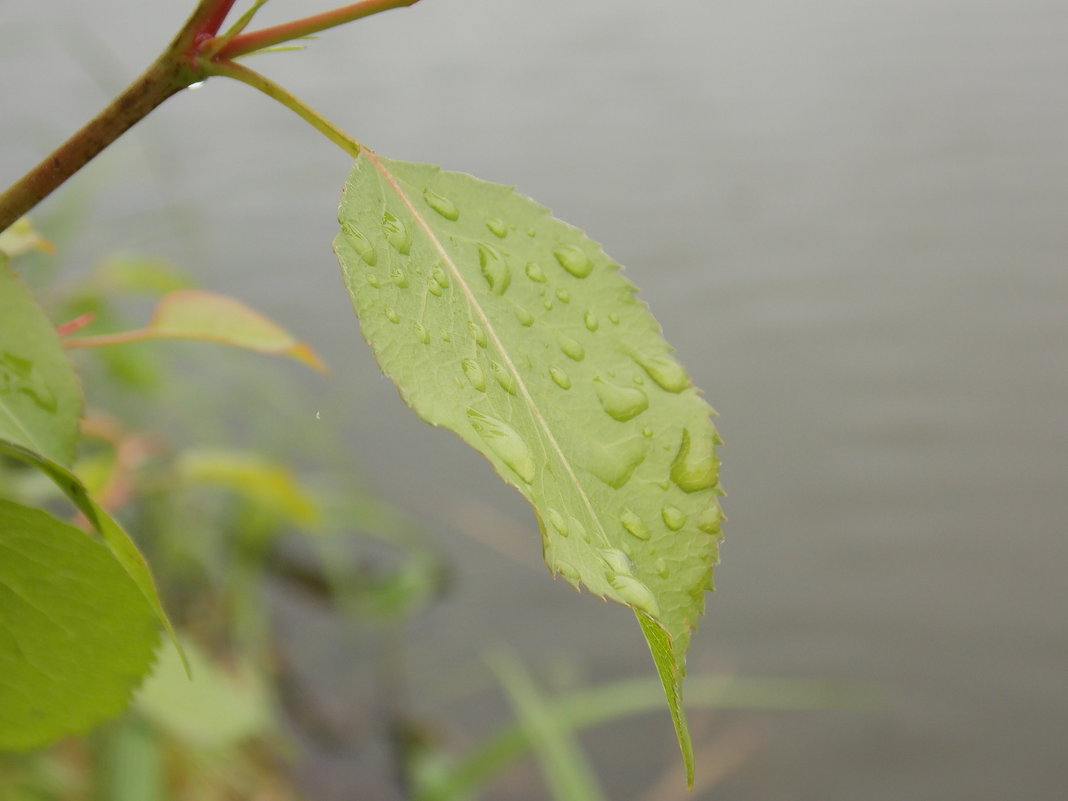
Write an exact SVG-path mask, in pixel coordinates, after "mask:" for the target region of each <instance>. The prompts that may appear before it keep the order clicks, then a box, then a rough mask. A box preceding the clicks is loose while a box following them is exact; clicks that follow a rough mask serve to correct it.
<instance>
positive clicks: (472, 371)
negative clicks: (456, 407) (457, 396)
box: [460, 359, 486, 392]
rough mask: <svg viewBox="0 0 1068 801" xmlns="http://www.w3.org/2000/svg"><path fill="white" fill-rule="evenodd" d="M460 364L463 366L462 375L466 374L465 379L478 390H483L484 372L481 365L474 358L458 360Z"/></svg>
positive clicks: (484, 383)
mask: <svg viewBox="0 0 1068 801" xmlns="http://www.w3.org/2000/svg"><path fill="white" fill-rule="evenodd" d="M460 366H461V367H463V370H464V375H466V376H467V380H468V381H470V382H471V386H473V387H474V388H475V389H477V390H478V391H479V392H485V391H486V374H485V373H484V372H483V371H482V367H481V365H479V363H478V362H477V361H475V360H474V359H464V360H463V361H461V362H460Z"/></svg>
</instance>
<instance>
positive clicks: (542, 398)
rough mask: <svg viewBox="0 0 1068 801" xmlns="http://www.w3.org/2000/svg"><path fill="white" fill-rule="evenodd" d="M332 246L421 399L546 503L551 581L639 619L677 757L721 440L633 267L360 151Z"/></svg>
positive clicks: (463, 179)
mask: <svg viewBox="0 0 1068 801" xmlns="http://www.w3.org/2000/svg"><path fill="white" fill-rule="evenodd" d="M339 220H340V223H341V232H340V233H339V235H338V236H337V238H336V239H335V242H334V248H335V250H336V252H337V254H338V258H339V260H340V263H341V269H342V274H343V276H344V279H345V282H346V284H347V286H348V288H349V292H350V293H351V295H352V298H353V305H354V307H355V309H356V312H357V315H358V316H359V318H360V324H361V329H362V331H363V334H364V337H365V338H366V339H367V341H368V342H369V343H370V345H371V347H372V349H373V350H374V352H375V356H376V358H377V359H378V362H379V364H380V365H381V367H382V369H383V370H384V371H385V372H386V374H387V375H389V376H390V377H391V378H393V380H394V381H395V382H396V383H397V385H398V387H399V389H400V392H401V395H402V396H403V398H404V399H405V401H406V402H407V403H408V404H409V405H410V406H411V407H412V408H413V409H414V410H415V411H416V412H417V413H418V414H419V415H420V416H421V417H422V418H423V419H424V420H426V421H427V422H430V423H432V424H434V425H440V426H445V427H446V428H449V429H451V430H453V431H455V432H456V433H458V434H459V435H460V436H461V437H463V439H464V440H466V441H467V442H468V443H469V444H470V445H472V446H473V447H474V448H476V449H477V450H479V451H480V452H481V453H483V454H484V455H485V456H486V457H487V458H488V459H489V460H490V461H491V462H492V463H493V465H494V467H495V468H496V470H497V472H498V474H499V475H500V476H501V478H502V479H504V481H506V482H507V483H509V484H511V485H513V486H515V487H516V488H517V489H519V491H520V492H522V493H523V495H524V496H526V498H527V499H528V500H529V501H530V502H531V504H532V505H533V506H534V508H535V510H536V512H537V515H538V519H539V522H540V527H541V533H542V544H543V550H544V556H545V561H546V563H547V564H548V566H549V568H550V569H551V570H552V572H553V573H554V574H559V575H561V576H563V577H564V578H565V579H566V580H567V581H568V582H570V583H572V584H574V585H575V586H579V585H585V586H586V587H587V588H589V589H590V591H592V592H593V593H594V594H596V595H598V596H601V597H606V598H611V599H613V600H615V601H618V602H619V603H622V604H626V605H628V606H630V607H632V608H633V609H634V610H635V613H636V614H637V615H638V618H639V621H640V623H641V628H642V630H643V632H644V633H645V635H646V639H647V641H648V642H649V646H650V650H651V652H652V654H653V658H654V660H655V661H656V664H657V669H658V673H659V675H660V677H661V679H662V680H663V683H664V687H665V690H666V693H667V698H668V702H669V705H670V707H671V711H672V716H673V718H674V720H675V724H676V727H677V731H678V735H679V742H680V746H681V747H682V750H683V752H684V756H685V759H686V764H687V771H688V773H689V772H690V770H691V765H692V756H691V754H690V748H689V736H688V734H687V732H686V724H685V718H684V717H683V715H682V707H681V700H680V699H681V680H682V676H683V674H684V664H685V663H684V658H685V653H686V650H687V648H688V645H689V639H690V632H691V630H692V629H693V628H694V626H695V625H696V622H697V619H698V617H699V615H700V614H701V613H702V612H703V609H704V593H705V590H706V589H710V588H711V577H712V565H713V564H714V563H715V562H716V560H717V548H718V543H719V539H720V534H719V528H720V508H719V502H718V497H717V496H718V495H719V494H722V490H721V489H720V486H719V481H718V472H719V461H718V459H717V457H716V445H717V443H718V436H717V434H716V431H715V428H714V427H713V425H712V422H711V419H710V416H711V414H712V410H711V408H710V407H709V406H708V405H707V404H706V403H705V402H704V401H703V400H702V398H701V396H700V393H699V392H698V390H696V389H695V388H694V387H693V386H691V383H690V379H689V377H688V376H687V375H686V372H685V371H684V369H683V368H682V366H681V365H680V364H679V363H678V362H677V361H676V360H675V358H674V357H673V355H672V351H671V348H670V347H669V346H668V345H667V343H666V342H664V340H663V339H662V338H661V336H660V327H659V325H658V324H657V322H656V320H655V319H654V318H653V317H652V316H651V315H650V314H649V312H648V311H647V309H646V307H645V305H644V304H643V303H641V302H640V301H639V300H638V299H637V297H636V296H635V292H636V290H635V288H634V286H633V285H632V284H631V283H630V282H629V281H627V280H626V279H625V278H624V277H623V276H622V275H621V274H620V273H619V269H620V268H619V265H617V264H616V263H615V262H613V261H612V260H611V259H610V258H608V257H607V256H606V255H605V254H604V252H603V251H602V250H601V248H600V246H599V245H597V244H596V243H595V242H592V241H591V240H589V239H588V238H587V237H586V236H585V235H584V234H583V233H582V232H581V231H579V230H578V229H576V228H573V227H571V226H570V225H567V224H566V223H564V222H561V221H560V220H557V219H555V218H553V217H551V216H550V215H549V212H548V210H547V209H546V208H545V207H543V206H540V205H538V204H537V203H535V202H534V201H532V200H530V199H529V198H526V197H523V196H522V195H519V194H517V193H516V192H514V191H513V190H512V189H511V188H509V187H505V186H499V185H495V184H490V183H487V182H484V181H480V180H478V179H475V178H472V177H471V176H468V175H464V174H461V173H452V172H442V171H440V170H439V168H438V167H435V166H433V165H427V164H411V163H406V162H401V161H393V160H390V159H385V158H381V157H378V156H376V155H374V154H373V153H371V152H370V151H367V150H364V151H363V152H362V153H361V155H360V157H359V158H358V159H357V161H356V165H355V167H354V169H353V172H352V175H351V176H350V178H349V180H348V183H347V184H346V186H345V190H344V193H343V196H342V202H341V210H340V213H339Z"/></svg>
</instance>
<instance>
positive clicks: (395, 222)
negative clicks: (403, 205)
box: [382, 211, 412, 256]
mask: <svg viewBox="0 0 1068 801" xmlns="http://www.w3.org/2000/svg"><path fill="white" fill-rule="evenodd" d="M382 231H383V232H384V233H385V235H386V241H388V242H389V244H390V245H392V246H393V249H394V250H395V251H397V252H398V253H400V254H401V255H402V256H407V255H408V251H410V250H411V249H412V235H411V234H410V233H409V232H408V226H406V225H405V224H404V223H403V222H401V221H400V220H399V219H398V218H397V216H396V215H394V214H392V213H391V212H388V211H387V212H386V213H385V214H383V215H382Z"/></svg>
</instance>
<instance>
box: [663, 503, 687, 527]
mask: <svg viewBox="0 0 1068 801" xmlns="http://www.w3.org/2000/svg"><path fill="white" fill-rule="evenodd" d="M660 516H661V517H663V518H664V525H666V526H667V527H668V528H670V529H671V530H672V531H678V530H679V529H680V528H682V527H683V526H684V525H685V524H686V513H685V512H683V511H682V510H681V509H679V508H677V507H675V506H671V505H670V504H668V505H667V506H665V507H664V508H663V509H661V510H660Z"/></svg>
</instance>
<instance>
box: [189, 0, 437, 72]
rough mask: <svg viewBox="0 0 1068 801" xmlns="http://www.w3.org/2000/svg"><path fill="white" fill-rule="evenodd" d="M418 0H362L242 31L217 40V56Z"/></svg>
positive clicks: (209, 49) (224, 56)
mask: <svg viewBox="0 0 1068 801" xmlns="http://www.w3.org/2000/svg"><path fill="white" fill-rule="evenodd" d="M418 2H419V0H361V2H358V3H351V4H350V5H347V6H343V7H342V8H335V9H333V10H331V11H324V12H323V13H321V14H313V15H312V16H310V17H304V18H302V19H296V20H293V21H291V22H285V23H282V24H281V25H275V26H273V27H270V28H264V29H262V30H259V31H252V32H251V33H240V34H238V35H237V36H234V37H233V38H232V39H230V40H229V41H227V42H225V43H220V42H218V41H216V42H215V44H217V45H218V44H222V46H221V47H220V48H219V51H218V52H217V53H216V54H215V55H216V57H218V58H221V59H232V58H237V57H238V56H243V55H247V54H248V53H252V52H254V51H256V50H262V49H263V48H265V47H273V46H274V45H277V44H282V43H283V42H291V41H293V40H294V39H299V38H301V37H302V36H311V35H312V34H313V33H319V32H320V31H325V30H326V29H328V28H335V27H337V26H338V25H344V24H345V23H346V22H352V21H353V20H357V19H361V18H363V17H369V16H371V15H372V14H377V13H379V12H380V11H388V10H389V9H391V8H403V7H405V6H413V5H415V4H416V3H418ZM220 38H221V37H220ZM212 44H213V43H212V42H208V43H207V44H206V45H205V47H204V49H205V51H206V52H209V53H210V52H212Z"/></svg>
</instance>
